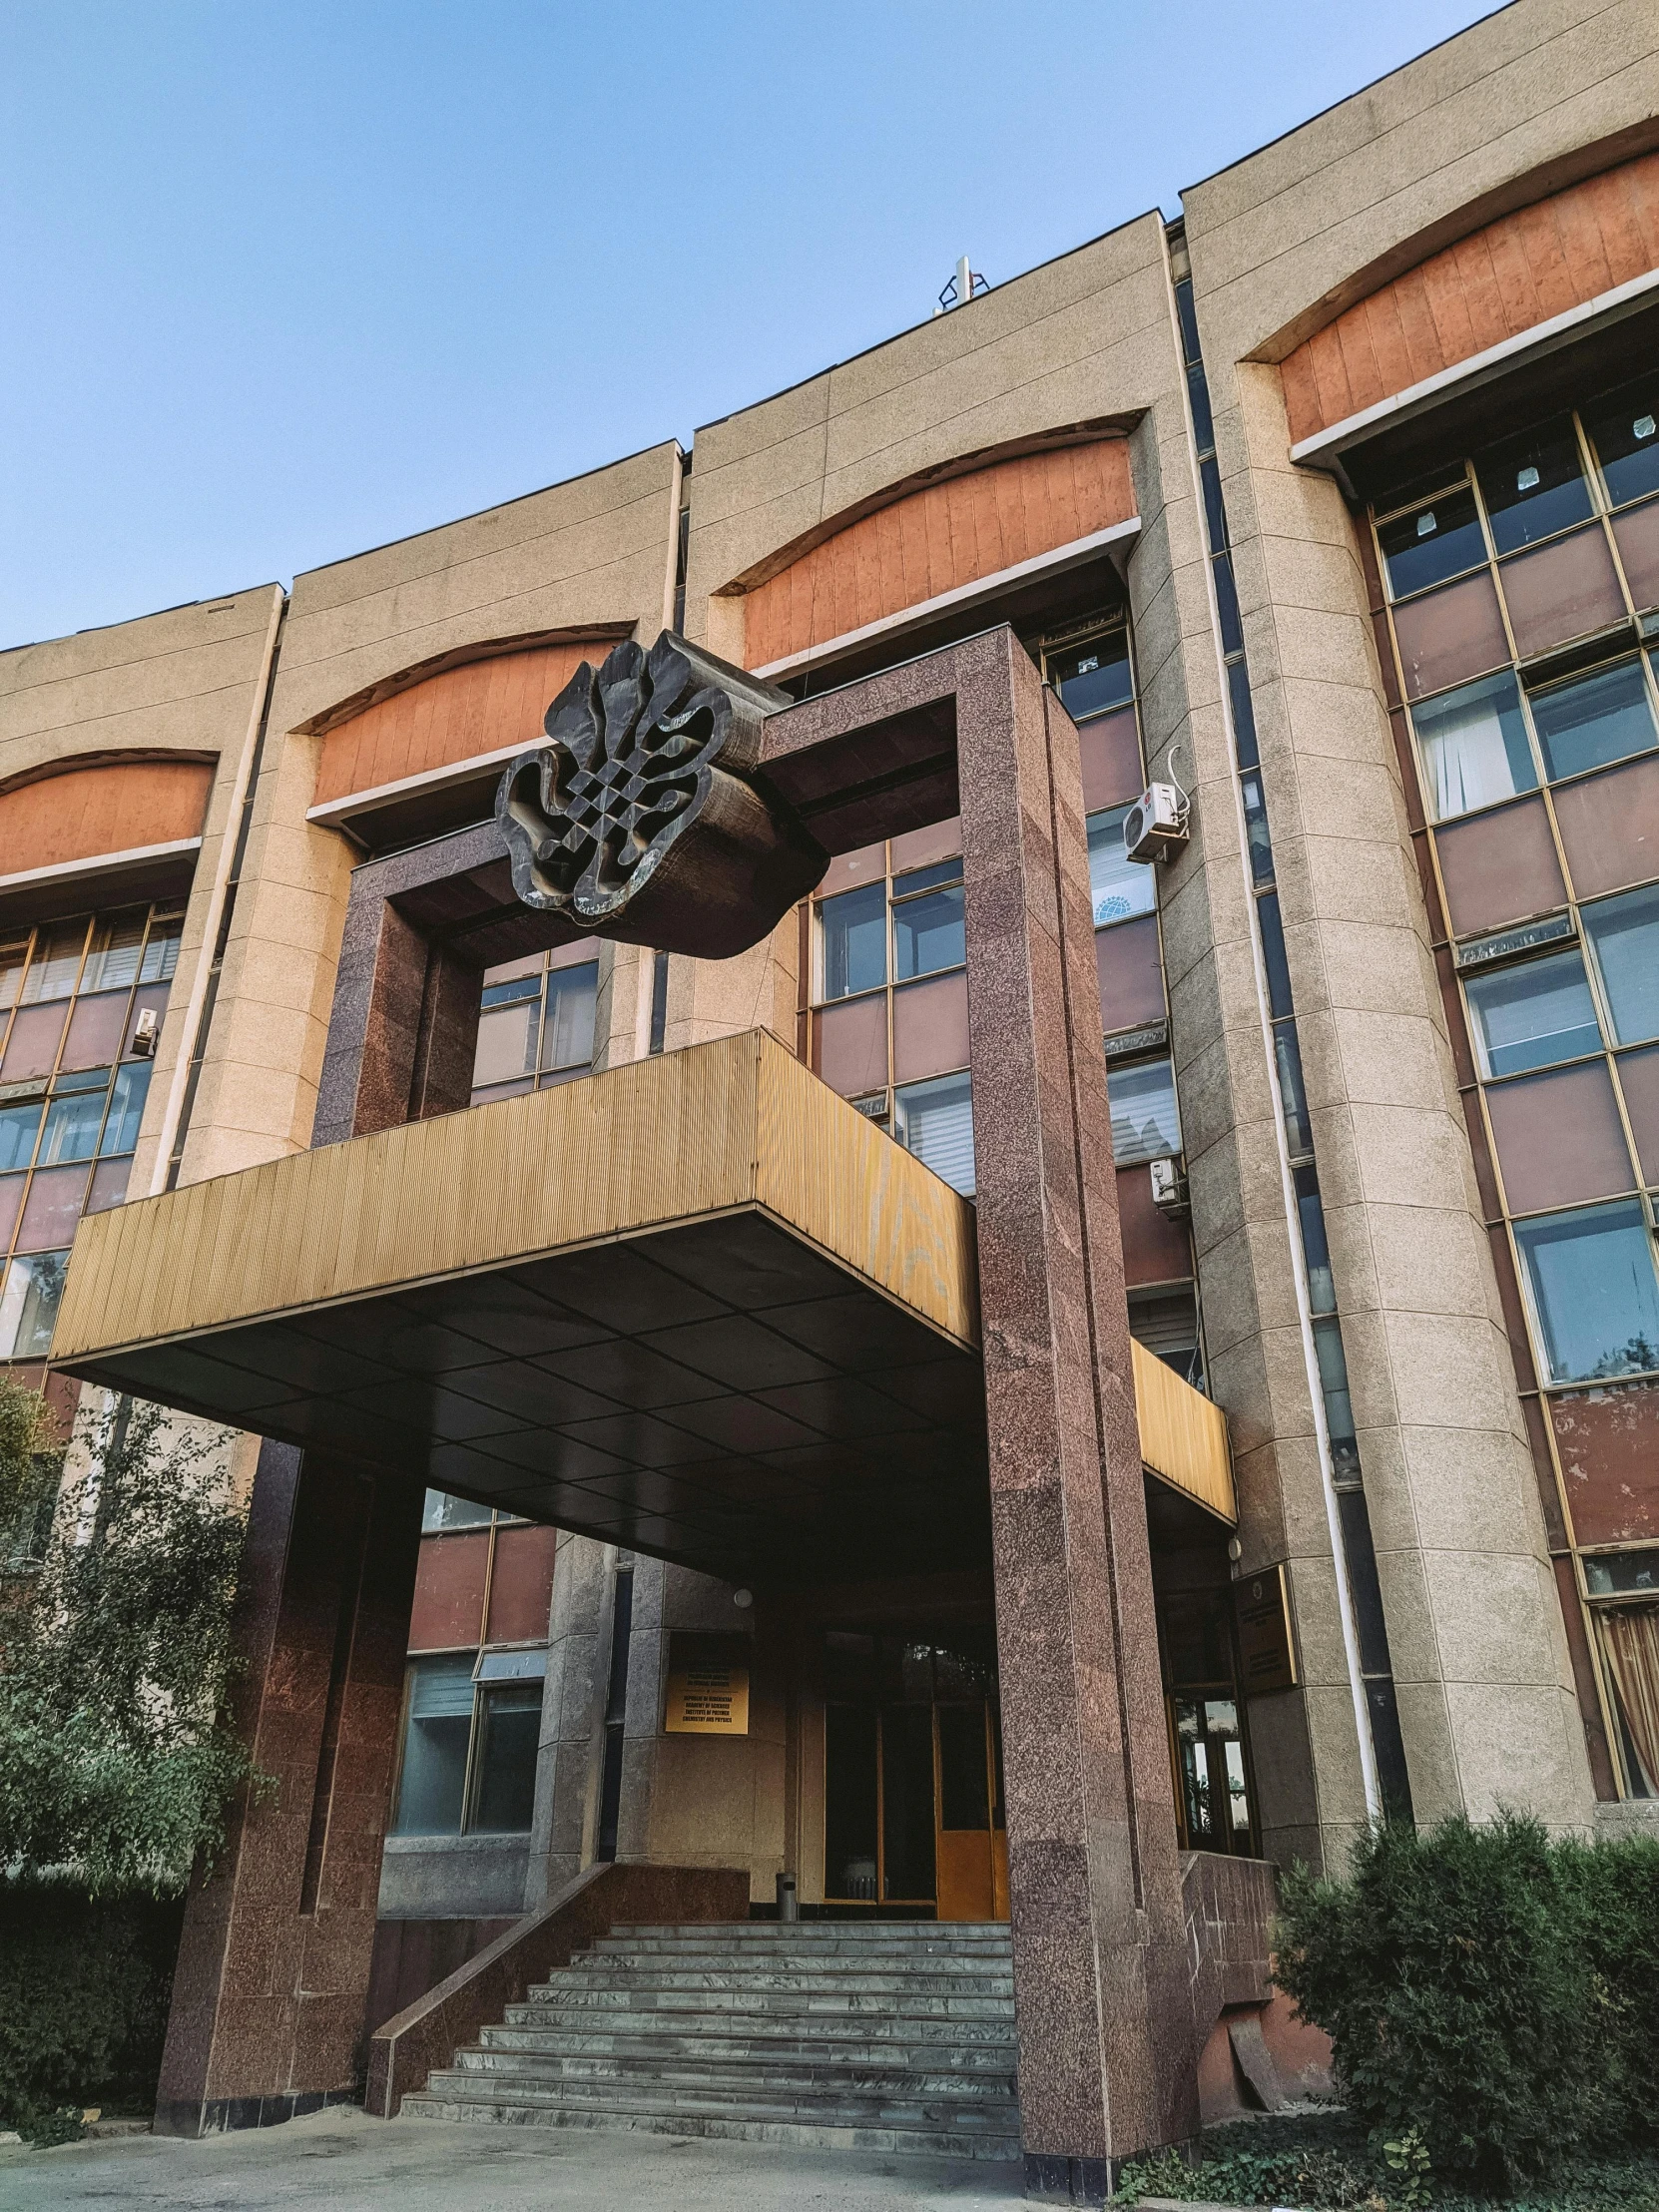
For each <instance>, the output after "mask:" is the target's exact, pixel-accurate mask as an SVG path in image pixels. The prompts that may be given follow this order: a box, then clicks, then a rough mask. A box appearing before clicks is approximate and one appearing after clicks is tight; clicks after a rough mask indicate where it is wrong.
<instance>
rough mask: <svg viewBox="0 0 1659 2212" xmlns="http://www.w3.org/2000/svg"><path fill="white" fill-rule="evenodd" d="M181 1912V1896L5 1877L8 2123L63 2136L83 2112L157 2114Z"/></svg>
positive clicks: (4, 2097) (2, 2017) (0, 1982)
mask: <svg viewBox="0 0 1659 2212" xmlns="http://www.w3.org/2000/svg"><path fill="white" fill-rule="evenodd" d="M183 1917H184V1901H183V1900H182V1899H180V1898H162V1899H158V1898H154V1897H151V1896H148V1895H142V1894H141V1895H128V1896H122V1897H103V1898H96V1899H95V1898H89V1897H88V1896H87V1895H86V1893H85V1892H84V1891H83V1890H79V1889H77V1888H75V1887H74V1886H73V1885H72V1884H70V1883H67V1882H53V1881H44V1880H38V1881H37V1880H14V1881H0V2125H3V2126H6V2127H14V2128H17V2129H19V2130H20V2131H21V2132H22V2133H24V2134H26V2135H29V2136H30V2137H31V2138H33V2139H36V2140H40V2139H43V2138H49V2139H53V2140H57V2141H64V2140H67V2139H68V2136H69V2135H71V2134H73V2133H75V2132H77V2131H78V2125H79V2117H80V2111H81V2108H82V2107H83V2106H84V2105H93V2104H96V2105H100V2106H105V2107H110V2108H114V2109H116V2110H127V2111H135V2112H148V2111H149V2110H150V2108H151V2107H152V2106H153V2104H154V2103H155V2097H156V2076H157V2074H158V2072H159V2070H160V2067H161V2057H162V2040H163V2037H164V2035H165V2034H166V2030H167V2005H168V1996H169V1993H170V1991H171V1988H172V1982H173V1962H174V1958H175V1956H176V1954H177V1951H178V1948H179V1930H180V1924H181V1922H182V1920H183ZM66 2106H67V2107H72V2108H73V2110H72V2113H71V2116H70V2118H69V2119H65V2118H63V2117H62V2113H63V2108H64V2107H66ZM54 2122H55V2123H56V2132H55V2133H54Z"/></svg>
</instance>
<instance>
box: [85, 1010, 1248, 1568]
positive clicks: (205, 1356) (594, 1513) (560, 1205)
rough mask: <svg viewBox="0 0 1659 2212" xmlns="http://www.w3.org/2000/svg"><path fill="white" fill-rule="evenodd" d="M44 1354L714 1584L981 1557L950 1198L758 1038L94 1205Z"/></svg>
mask: <svg viewBox="0 0 1659 2212" xmlns="http://www.w3.org/2000/svg"><path fill="white" fill-rule="evenodd" d="M1134 1351H1135V1355H1136V1360H1135V1390H1136V1400H1137V1407H1138V1411H1139V1415H1140V1422H1141V1436H1142V1455H1143V1458H1144V1460H1145V1461H1146V1464H1147V1466H1148V1469H1149V1471H1150V1472H1153V1473H1155V1474H1157V1475H1158V1476H1160V1477H1161V1478H1162V1480H1163V1482H1164V1483H1166V1484H1169V1485H1173V1487H1175V1488H1176V1489H1179V1490H1181V1491H1184V1492H1185V1494H1186V1495H1187V1496H1188V1497H1189V1498H1191V1499H1194V1500H1196V1501H1198V1502H1199V1503H1201V1504H1202V1505H1203V1506H1204V1507H1205V1508H1206V1509H1207V1510H1208V1511H1209V1512H1210V1513H1213V1514H1217V1515H1219V1516H1221V1517H1222V1518H1225V1519H1231V1518H1232V1517H1233V1498H1232V1479H1231V1472H1230V1468H1229V1465H1228V1456H1227V1439H1226V1424H1225V1421H1224V1420H1223V1417H1222V1414H1221V1411H1220V1408H1219V1407H1217V1406H1214V1405H1212V1404H1211V1403H1210V1402H1209V1400H1208V1399H1206V1398H1203V1397H1201V1396H1200V1395H1199V1393H1198V1392H1197V1391H1196V1390H1193V1389H1191V1388H1189V1387H1188V1385H1187V1384H1186V1383H1182V1382H1181V1381H1179V1379H1178V1378H1177V1377H1175V1376H1174V1375H1172V1374H1171V1373H1170V1372H1169V1370H1168V1369H1166V1368H1164V1367H1162V1366H1161V1365H1160V1364H1159V1363H1158V1362H1157V1361H1155V1360H1153V1359H1152V1358H1151V1356H1150V1355H1149V1354H1147V1353H1145V1352H1144V1351H1143V1350H1142V1348H1141V1347H1140V1346H1138V1345H1137V1346H1135V1347H1134ZM54 1364H55V1365H56V1366H58V1367H59V1368H61V1369H64V1370H65V1371H66V1372H68V1373H69V1374H71V1375H75V1376H79V1377H81V1378H82V1379H84V1380H85V1381H88V1382H93V1383H104V1384H105V1385H107V1386H108V1387H109V1388H111V1389H116V1390H125V1391H128V1392H130V1393H132V1394H133V1395H135V1396H138V1397H147V1398H155V1399H158V1400H160V1401H161V1402H162V1403H163V1404H167V1405H173V1406H177V1407H179V1408H180V1409H181V1410H183V1411H187V1412H192V1413H198V1414H202V1415H204V1416H206V1417H207V1418H209V1419H212V1420H221V1421H225V1422H227V1423H229V1424H231V1425H233V1426H236V1427H240V1428H247V1429H253V1430H256V1431H258V1432H259V1433H260V1434H263V1435H267V1436H274V1437H277V1438H279V1439H282V1440H284V1441H286V1442H289V1443H294V1444H299V1445H303V1446H307V1447H309V1448H311V1449H314V1450H320V1451H326V1452H332V1453H338V1454H340V1455H341V1456H344V1457H348V1458H351V1459H355V1460H366V1461H369V1462H371V1463H372V1464H374V1465H376V1466H379V1467H384V1468H388V1469H390V1470H392V1471H393V1472H396V1473H401V1474H405V1475H406V1476H407V1477H408V1479H409V1480H410V1482H411V1483H420V1484H430V1485H431V1486H432V1487H433V1488H435V1489H443V1490H449V1491H453V1492H456V1493H457V1494H459V1495H460V1496H463V1497H470V1498H475V1499H477V1500H478V1501H479V1502H480V1503H483V1504H489V1505H494V1506H497V1507H499V1508H500V1509H501V1510H503V1511H506V1512H513V1513H523V1514H526V1515H528V1516H529V1517H531V1518H533V1519H537V1520H544V1521H551V1522H554V1523H556V1524H557V1525H558V1526H560V1527H564V1528H571V1529H576V1530H578V1531H580V1532H581V1533H582V1534H585V1535H592V1536H597V1537H600V1538H602V1539H604V1540H606V1541H609V1542H614V1543H617V1544H622V1545H626V1546H627V1547H628V1548H629V1549H631V1550H635V1551H643V1552H649V1553H654V1554H656V1555H658V1556H660V1557H663V1558H668V1559H674V1560H678V1561H680V1562H681V1563H682V1564H684V1565H687V1566H693V1567H698V1568H702V1569H703V1570H705V1571H706V1572H708V1573H711V1574H719V1575H721V1576H723V1577H725V1578H726V1579H728V1580H747V1579H755V1580H760V1579H765V1580H769V1581H773V1582H785V1583H809V1582H833V1581H847V1580H861V1579H865V1578H867V1577H869V1576H871V1575H878V1576H893V1575H900V1574H912V1573H916V1572H921V1571H926V1570H937V1569H941V1568H953V1567H967V1566H973V1567H977V1566H981V1565H982V1564H983V1563H984V1562H985V1561H986V1560H987V1558H988V1557H989V1544H990V1532H989V1524H988V1486H987V1467H986V1456H985V1451H986V1447H985V1410H984V1383H983V1376H982V1372H981V1365H980V1358H979V1308H978V1286H977V1281H976V1275H975V1246H974V1216H973V1208H972V1207H971V1206H970V1205H969V1204H968V1202H967V1201H966V1200H965V1199H963V1198H960V1197H958V1196H957V1194H956V1193H955V1192H954V1191H953V1190H951V1189H950V1188H949V1186H948V1185H947V1184H944V1183H942V1182H940V1181H939V1179H938V1178H937V1177H936V1176H935V1175H933V1174H931V1173H930V1172H929V1171H928V1170H927V1169H926V1168H924V1167H923V1166H922V1165H921V1163H920V1162H919V1161H918V1160H916V1159H914V1158H913V1157H912V1156H911V1155H910V1154H909V1153H908V1152H906V1151H904V1149H903V1148H902V1147H901V1146H899V1145H897V1144H894V1143H893V1142H892V1140H891V1139H890V1138H888V1137H887V1136H885V1135H884V1134H883V1133H882V1132H881V1131H880V1130H878V1129H876V1128H875V1127H873V1126H872V1125H871V1124H870V1123H869V1122H868V1121H866V1120H865V1119H864V1118H863V1116H862V1115H860V1114H858V1113H856V1112H854V1111H853V1109H852V1108H851V1107H850V1106H848V1105H846V1104H845V1103H844V1101H843V1100H841V1099H840V1098H838V1097H836V1096H835V1094H834V1093H833V1092H831V1091H830V1090H829V1089H828V1088H827V1087H826V1086H825V1085H824V1084H823V1083H821V1082H820V1081H819V1080H818V1078H817V1077H816V1076H814V1075H812V1074H811V1073H810V1072H809V1071H808V1070H807V1069H806V1068H804V1067H803V1066H802V1065H801V1064H800V1062H799V1061H797V1060H796V1059H795V1058H793V1057H792V1055H791V1054H790V1053H788V1052H787V1051H785V1049H784V1048H783V1047H782V1046H781V1045H780V1044H778V1043H777V1042H776V1041H775V1040H774V1039H773V1038H772V1037H770V1036H768V1035H767V1034H766V1033H765V1032H764V1031H752V1032H750V1033H748V1034H747V1035H743V1036H738V1037H730V1038H723V1039H720V1040H718V1041H716V1042H714V1043H711V1044H704V1045H696V1046H693V1047H691V1048H690V1049H688V1050H686V1051H682V1052H674V1053H666V1054H662V1055H660V1056H658V1057H656V1058H653V1059H647V1060H642V1061H638V1062H635V1063H633V1064H632V1065H630V1066H627V1067H621V1068H615V1069H612V1070H610V1071H609V1072H608V1073H606V1074H603V1075H597V1076H590V1077H588V1078H587V1079H585V1080H583V1081H580V1082H575V1083H568V1084H565V1085H562V1086H560V1087H559V1088H557V1089H553V1090H547V1091H539V1092H533V1093H529V1094H527V1095H525V1096H524V1097H521V1098H514V1099H508V1100H504V1101H502V1102H500V1103H498V1104H494V1105H488V1106H481V1107H477V1108H474V1109H472V1110H470V1111H467V1112H462V1113H453V1114H446V1115H442V1116H439V1117H437V1118H435V1119H433V1120H430V1121H421V1122H411V1123H407V1124H405V1125H403V1126H400V1127H397V1128H393V1129H386V1130H381V1131H379V1132H378V1133H376V1134H374V1135H371V1136H364V1137H354V1138H352V1139H350V1140H349V1141H348V1142H345V1143H341V1144H332V1145H323V1146H320V1147H319V1148H317V1149H316V1150H314V1151H311V1152H301V1153H294V1154H291V1155H290V1156H289V1157H287V1158H286V1159H281V1160H274V1161H271V1162H269V1163H268V1164H267V1165H265V1166H262V1167H256V1168H246V1169H244V1170H243V1171H242V1172H241V1173H240V1174H236V1175H228V1176H223V1177H221V1178H219V1179H218V1180H216V1181H214V1182H209V1183H198V1184H192V1185H189V1186H187V1187H186V1188H185V1189H183V1190H178V1191H173V1192H170V1193H168V1194H166V1195H164V1196H162V1197H158V1198H150V1199H143V1200H139V1201H136V1202H135V1203H133V1204H132V1205H129V1206H124V1207H120V1208H117V1209H115V1210H113V1211H112V1212H110V1213H107V1214H99V1215H95V1216H93V1217H92V1218H91V1219H90V1220H87V1221H84V1222H83V1223H82V1224H81V1227H80V1230H79V1232H78V1234H77V1238H76V1244H75V1251H74V1256H73V1259H72V1261H71V1264H70V1270H69V1279H68V1283H67V1285H66V1288H65V1294H64V1302H63V1307H62V1310H61V1312H60V1314H59V1318H58V1326H57V1333H56V1338H55V1342H54Z"/></svg>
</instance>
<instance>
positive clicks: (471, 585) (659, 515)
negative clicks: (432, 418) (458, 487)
mask: <svg viewBox="0 0 1659 2212" xmlns="http://www.w3.org/2000/svg"><path fill="white" fill-rule="evenodd" d="M679 467H680V458H679V449H678V448H677V447H676V446H675V445H673V444H672V443H670V444H667V445H660V446H656V447H653V448H652V449H651V450H649V451H648V452H645V453H641V454H636V455H634V456H633V457H632V458H631V459H628V460H624V461H618V462H616V463H614V464H613V465H612V466H611V467H609V468H604V469H597V470H595V471H593V472H592V473H591V474H590V475H588V476H583V477H578V478H576V479H575V480H574V481H573V482H572V483H569V484H561V485H555V486H553V487H552V488H551V489H550V490H547V491H543V492H536V493H533V494H531V495H530V496H529V497H528V498H525V499H520V500H514V501H512V502H511V503H510V504H509V505H507V506H504V507H496V508H492V509H490V510H488V511H487V512H486V513H484V514H481V515H473V516H469V517H467V518H465V519H464V520H462V521H459V522H453V523H447V524H445V525H444V526H443V527H441V528H439V529H436V530H428V531H423V532H421V533H420V534H419V535H418V536H416V537H412V538H405V539H402V540H400V541H399V542H398V543H397V544H395V545H389V546H382V547H380V548H378V549H376V550H375V551H373V552H369V553H363V554H359V555H357V556H356V557H355V558H353V559H349V560H343V561H336V562H333V563H332V564H331V565H330V566H328V567H327V568H323V569H313V570H311V571H309V572H308V573H306V574H304V575H301V576H297V577H295V579H294V585H293V598H292V607H291V612H290V614H289V616H288V622H287V628H286V631H285V634H284V636H283V640H282V653H281V663H280V670H279V674H278V678H277V690H276V694H275V697H274V701H273V711H272V722H273V727H274V728H276V729H278V730H290V729H292V728H293V727H294V726H295V725H296V724H298V723H300V722H302V721H305V720H306V719H307V718H309V717H310V716H313V715H316V714H319V713H321V712H323V711H325V710H326V709H328V708H330V707H332V706H334V705H336V704H337V703H339V702H340V701H342V700H345V699H348V698H351V697H352V696H354V695H355V694H356V693H357V692H359V691H361V690H363V689H364V688H366V687H367V686H369V685H371V684H374V683H378V682H381V681H383V680H384V679H385V678H387V677H389V676H393V675H396V674H398V673H400V672H401V671H402V670H404V669H407V668H412V667H415V666H417V665H418V664H419V663H421V662H423V661H426V660H429V659H431V658H433V657H434V656H436V655H438V654H441V653H448V652H453V651H457V650H460V649H463V648H465V647H467V646H470V645H474V644H478V643H481V642H484V641H487V640H490V639H494V638H505V637H515V636H519V635H523V634H528V633H531V632H535V631H540V630H553V629H563V628H580V626H581V625H582V624H584V623H591V622H628V623H632V624H634V625H635V626H636V627H637V628H638V630H639V632H640V634H641V635H642V636H644V637H646V638H648V639H650V638H654V637H655V636H656V635H657V632H658V631H659V630H660V629H661V628H662V627H663V623H664V619H665V591H666V589H667V588H668V585H669V583H670V581H671V578H672V568H671V565H670V564H671V562H672V559H673V547H674V533H675V527H676V525H675V516H676V512H677V506H678V484H679Z"/></svg>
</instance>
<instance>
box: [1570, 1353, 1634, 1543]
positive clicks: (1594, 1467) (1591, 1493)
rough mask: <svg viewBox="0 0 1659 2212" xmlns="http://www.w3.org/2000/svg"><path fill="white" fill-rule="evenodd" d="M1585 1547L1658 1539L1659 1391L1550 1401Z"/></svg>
mask: <svg viewBox="0 0 1659 2212" xmlns="http://www.w3.org/2000/svg"><path fill="white" fill-rule="evenodd" d="M1549 1417H1550V1421H1551V1424H1552V1425H1553V1427H1554V1430H1555V1442H1556V1447H1557V1449H1558V1450H1559V1452H1560V1454H1561V1474H1562V1478H1563V1480H1564V1482H1565V1484H1566V1491H1567V1504H1568V1506H1569V1508H1570V1510H1571V1512H1572V1523H1573V1533H1574V1535H1575V1536H1576V1537H1577V1538H1578V1541H1579V1542H1580V1543H1581V1544H1613V1543H1626V1542H1635V1541H1638V1540H1640V1539H1643V1538H1646V1537H1651V1536H1659V1388H1655V1386H1654V1385H1653V1384H1652V1383H1604V1384H1602V1385H1601V1386H1600V1387H1599V1388H1597V1389H1593V1390H1574V1391H1572V1392H1571V1393H1570V1394H1569V1395H1568V1396H1566V1397H1556V1398H1551V1399H1550V1400H1549Z"/></svg>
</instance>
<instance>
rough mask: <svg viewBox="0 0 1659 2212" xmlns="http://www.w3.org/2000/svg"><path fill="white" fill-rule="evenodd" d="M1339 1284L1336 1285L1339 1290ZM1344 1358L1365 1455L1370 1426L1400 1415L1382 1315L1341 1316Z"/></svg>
mask: <svg viewBox="0 0 1659 2212" xmlns="http://www.w3.org/2000/svg"><path fill="white" fill-rule="evenodd" d="M1341 1288H1342V1286H1341V1284H1339V1286H1338V1290H1339V1294H1340V1293H1341ZM1342 1331H1343V1357H1344V1360H1345V1361H1346V1363H1347V1367H1348V1392H1349V1402H1350V1404H1351V1405H1352V1407H1353V1409H1354V1425H1355V1429H1356V1431H1357V1432H1358V1433H1359V1436H1360V1439H1361V1459H1362V1463H1363V1462H1364V1458H1365V1450H1364V1444H1365V1437H1366V1434H1367V1432H1368V1431H1369V1430H1371V1429H1379V1428H1381V1429H1386V1428H1391V1427H1392V1426H1393V1424H1394V1422H1395V1421H1396V1420H1397V1419H1398V1417H1399V1407H1398V1404H1397V1401H1396V1398H1395V1392H1394V1377H1393V1375H1392V1373H1391V1372H1390V1369H1389V1365H1388V1345H1387V1341H1386V1336H1385V1333H1384V1329H1383V1317H1382V1316H1381V1315H1379V1314H1378V1313H1377V1312H1376V1311H1375V1310H1374V1311H1372V1312H1370V1313H1368V1312H1367V1311H1366V1310H1365V1309H1364V1308H1363V1307H1362V1308H1357V1309H1355V1310H1354V1311H1351V1312H1344V1314H1343V1317H1342Z"/></svg>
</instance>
